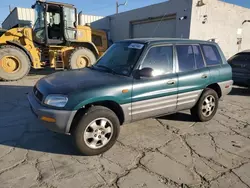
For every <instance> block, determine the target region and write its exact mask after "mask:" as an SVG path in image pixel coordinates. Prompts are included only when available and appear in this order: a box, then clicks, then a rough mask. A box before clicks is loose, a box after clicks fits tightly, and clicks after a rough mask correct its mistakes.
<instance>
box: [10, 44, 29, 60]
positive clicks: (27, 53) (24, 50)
mask: <svg viewBox="0 0 250 188" xmlns="http://www.w3.org/2000/svg"><path fill="white" fill-rule="evenodd" d="M6 44H7V45H11V46H15V47H17V48H19V49H20V50H22V51H23V52H24V53H25V54H26V55H27V56H28V58H29V60H30V63H33V57H32V55H31V53H30V52H29V51H28V50H27V49H26V48H24V47H23V46H22V45H21V44H19V43H18V42H14V41H6Z"/></svg>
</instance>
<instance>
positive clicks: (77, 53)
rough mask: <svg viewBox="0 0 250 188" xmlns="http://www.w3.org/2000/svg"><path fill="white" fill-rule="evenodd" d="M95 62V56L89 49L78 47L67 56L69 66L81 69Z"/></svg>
mask: <svg viewBox="0 0 250 188" xmlns="http://www.w3.org/2000/svg"><path fill="white" fill-rule="evenodd" d="M95 62H96V56H95V54H94V53H93V52H92V51H91V50H89V49H87V48H84V47H79V48H76V49H75V50H74V51H73V52H72V53H71V56H70V58H69V68H70V69H81V68H84V67H88V66H91V65H93V64H95Z"/></svg>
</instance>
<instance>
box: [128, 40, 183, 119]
mask: <svg viewBox="0 0 250 188" xmlns="http://www.w3.org/2000/svg"><path fill="white" fill-rule="evenodd" d="M173 57H174V56H173V46H172V45H163V46H153V47H150V48H149V49H148V51H147V52H146V55H145V58H144V60H143V61H142V63H141V65H140V67H139V69H140V70H141V69H143V68H145V67H149V68H152V69H153V73H152V77H147V78H146V77H141V78H140V79H134V84H133V92H132V105H131V107H132V109H131V110H130V115H132V120H133V121H134V120H138V119H144V118H148V117H154V116H160V115H164V114H167V113H169V112H173V111H175V110H176V101H177V84H178V81H177V76H176V73H175V70H174V61H173V59H174V58H173Z"/></svg>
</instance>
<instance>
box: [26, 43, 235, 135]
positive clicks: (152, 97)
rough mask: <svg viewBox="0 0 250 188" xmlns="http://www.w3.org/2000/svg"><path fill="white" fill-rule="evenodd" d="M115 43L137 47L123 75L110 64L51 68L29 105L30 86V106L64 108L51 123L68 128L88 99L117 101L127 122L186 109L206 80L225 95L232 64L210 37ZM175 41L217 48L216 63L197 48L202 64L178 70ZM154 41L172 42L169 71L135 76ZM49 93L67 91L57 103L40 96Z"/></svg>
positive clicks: (205, 83)
mask: <svg viewBox="0 0 250 188" xmlns="http://www.w3.org/2000/svg"><path fill="white" fill-rule="evenodd" d="M115 44H118V45H119V44H123V45H125V46H126V45H127V46H130V45H131V44H135V45H134V46H132V48H138V50H139V51H140V52H138V53H137V55H138V54H139V57H138V58H137V59H136V61H135V63H134V64H133V65H132V66H131V67H132V68H131V72H129V71H125V73H124V75H123V74H116V73H115V72H114V71H113V70H111V71H108V70H107V71H106V70H105V69H100V68H98V67H97V66H96V67H95V66H93V67H91V68H85V69H80V70H73V71H67V72H60V73H55V74H52V75H49V76H46V77H44V78H42V79H41V80H40V81H38V82H37V84H36V86H35V87H36V89H37V90H38V91H39V92H40V93H41V94H42V96H43V98H42V99H40V100H38V99H36V100H35V101H36V103H37V104H35V105H34V104H32V103H34V100H33V99H32V98H37V96H36V94H35V93H33V92H32V93H30V94H29V101H30V103H31V106H32V107H33V108H35V107H34V106H36V108H39V109H34V111H37V110H39V114H41V113H40V112H41V111H44V112H46V113H47V111H53V110H54V112H56V113H54V114H53V117H54V118H55V119H57V118H60V117H61V116H60V112H61V111H64V112H68V115H67V117H69V118H68V120H67V122H65V123H64V124H63V125H62V123H61V124H60V125H57V124H55V125H54V126H57V127H60V131H57V130H56V129H57V128H54V129H53V130H54V131H57V132H64V133H68V132H69V130H70V126H71V122H72V120H73V118H74V116H75V114H76V112H77V111H78V110H80V109H82V108H85V107H86V106H87V105H91V104H94V103H100V102H104V101H112V102H113V103H116V104H117V105H119V106H120V107H121V109H122V111H123V115H124V122H125V123H127V122H131V121H136V120H139V119H144V118H148V117H155V116H159V115H163V114H168V113H173V112H176V111H179V110H184V109H190V108H192V107H193V106H194V105H195V104H196V102H197V101H198V99H199V97H200V96H201V94H202V92H203V90H204V89H205V88H206V87H208V86H209V85H213V84H217V85H218V87H219V88H220V90H221V93H222V95H226V94H228V93H229V92H230V91H231V85H232V70H231V67H230V65H228V64H227V62H226V59H225V57H224V55H223V53H222V51H221V49H220V48H219V47H218V45H217V44H215V43H211V42H206V41H199V40H185V39H134V40H125V41H121V42H118V43H115ZM136 45H137V46H136ZM177 45H196V46H200V45H211V46H214V47H216V49H217V50H218V53H219V55H220V58H221V63H220V64H218V65H214V66H207V65H206V60H205V57H204V54H202V58H203V60H204V62H205V65H204V67H202V68H199V69H195V70H192V71H188V72H180V71H179V67H178V65H179V62H178V57H177V52H176V46H177ZM157 46H171V47H172V48H173V70H172V72H170V73H168V74H164V75H159V76H155V77H149V78H136V77H135V72H136V71H137V70H138V69H140V66H141V64H142V63H143V61H144V58H145V56H146V55H147V53H148V51H149V50H150V49H151V48H153V47H157ZM126 50H128V49H126ZM126 50H125V51H126ZM107 54H108V52H107V53H106V54H105V55H104V57H102V58H101V59H100V60H99V61H101V60H102V59H103V58H105V56H107ZM97 65H98V62H97ZM123 91H126V92H123ZM50 94H60V95H64V96H67V98H68V102H67V103H66V105H65V106H64V107H61V108H59V107H53V106H48V105H46V104H44V99H45V98H46V96H48V95H50ZM57 113H58V114H59V115H57ZM47 114H48V113H47ZM40 116H41V115H40ZM64 116H65V114H64ZM51 126H52V125H51ZM47 127H49V126H47ZM63 127H65V128H63Z"/></svg>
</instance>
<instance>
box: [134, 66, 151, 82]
mask: <svg viewBox="0 0 250 188" xmlns="http://www.w3.org/2000/svg"><path fill="white" fill-rule="evenodd" d="M152 73H153V69H152V68H149V67H145V68H143V69H141V70H136V71H135V74H134V77H135V78H136V79H139V78H141V77H146V78H149V77H152V76H153V75H152Z"/></svg>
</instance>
